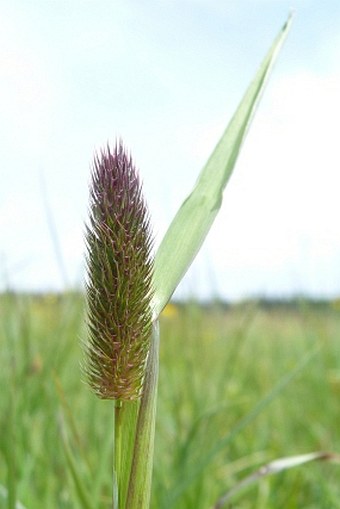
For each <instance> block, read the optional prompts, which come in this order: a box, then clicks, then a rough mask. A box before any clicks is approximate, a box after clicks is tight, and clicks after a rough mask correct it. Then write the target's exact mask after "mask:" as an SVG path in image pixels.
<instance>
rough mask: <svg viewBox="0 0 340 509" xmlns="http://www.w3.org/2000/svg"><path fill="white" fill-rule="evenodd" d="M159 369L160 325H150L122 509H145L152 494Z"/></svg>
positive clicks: (156, 322)
mask: <svg viewBox="0 0 340 509" xmlns="http://www.w3.org/2000/svg"><path fill="white" fill-rule="evenodd" d="M158 367H159V326H158V321H155V322H154V323H153V328H152V337H151V346H150V352H149V356H148V360H147V365H146V374H145V379H144V384H143V394H142V398H141V401H140V407H139V412H138V420H137V427H136V435H135V440H134V450H133V458H132V465H131V475H130V480H129V487H128V493H127V500H126V506H125V509H148V508H149V504H150V495H151V480H152V468H153V452H154V437H155V422H156V402H157V384H158Z"/></svg>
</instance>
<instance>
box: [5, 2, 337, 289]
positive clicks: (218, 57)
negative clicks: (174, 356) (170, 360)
mask: <svg viewBox="0 0 340 509" xmlns="http://www.w3.org/2000/svg"><path fill="white" fill-rule="evenodd" d="M292 8H293V9H294V10H295V11H296V16H295V20H294V24H293V28H292V32H291V34H290V36H289V38H288V40H287V42H286V44H285V47H284V49H283V51H282V54H281V56H280V58H279V61H278V63H277V65H276V67H275V70H274V74H273V76H272V79H271V80H270V83H269V85H268V87H267V90H266V93H265V96H264V98H263V101H262V103H261V105H260V108H259V111H258V113H257V116H256V118H255V121H254V125H253V126H252V129H251V131H250V133H249V136H248V139H247V141H246V143H245V146H244V150H243V152H242V155H241V157H240V159H239V162H238V164H237V166H236V169H235V174H234V176H233V177H232V180H231V182H230V185H229V186H228V189H227V191H226V193H225V203H224V205H223V207H222V211H221V213H220V216H219V218H218V220H217V222H216V224H215V225H214V227H213V230H212V232H211V234H210V235H209V237H208V239H207V243H206V245H205V246H204V248H203V251H202V253H201V254H200V255H199V258H198V260H197V261H196V262H195V264H194V266H193V268H192V269H191V271H190V273H189V274H188V276H187V278H186V279H185V281H184V282H183V285H182V290H181V292H180V294H179V295H188V294H199V295H202V296H207V295H216V294H217V295H219V296H224V297H227V298H242V297H245V296H249V295H254V294H266V295H289V294H292V293H299V292H305V293H309V294H312V295H315V296H317V295H325V296H326V295H330V296H331V295H336V294H340V235H339V217H340V214H339V212H340V205H339V198H338V195H339V184H340V178H339V170H340V164H339V163H340V155H339V150H338V145H339V141H338V138H339V136H338V130H339V129H338V119H339V118H340V99H339V90H340V2H339V1H338V0H336V1H335V0H334V1H331V0H327V1H324V2H320V1H314V0H309V1H308V0H296V1H295V2H291V0H290V1H285V0H271V1H270V0H252V1H250V0H238V1H237V0H234V1H228V2H226V1H214V0H163V1H157V2H156V1H153V2H151V1H141V0H139V1H137V0H135V1H129V0H122V1H120V0H117V1H116V0H110V1H109V0H97V1H94V0H93V1H90V0H83V1H75V0H68V1H62V0H58V1H52V0H51V1H49V0H40V1H38V0H36V1H34V0H31V1H27V2H26V1H22V0H21V1H19V0H11V1H9V0H8V1H4V0H2V1H0V20H1V27H0V119H1V121H0V140H1V150H0V168H1V170H0V171H1V181H2V185H1V189H0V232H1V237H0V263H1V279H0V285H1V288H4V287H5V285H6V284H9V285H10V286H11V287H14V288H23V289H35V290H37V289H50V290H51V289H59V288H62V287H63V277H62V274H61V272H60V268H59V267H58V263H57V261H56V256H55V249H54V247H53V243H52V241H51V235H50V231H49V227H48V220H47V217H46V216H47V212H46V207H45V206H44V199H43V189H45V190H46V192H47V197H48V203H49V209H50V210H51V212H52V215H53V220H54V223H55V226H56V228H57V231H58V237H59V241H60V246H61V251H62V256H63V258H64V264H65V268H66V272H67V279H68V281H69V282H70V284H72V285H77V284H80V281H81V280H82V277H83V269H82V252H83V239H82V234H83V222H84V219H85V218H86V207H87V192H88V190H87V185H88V180H89V168H90V164H91V160H92V155H93V152H94V150H95V148H98V147H100V146H101V145H102V144H105V143H106V142H107V141H108V140H109V141H112V142H113V141H114V139H115V137H116V136H121V137H122V138H123V139H124V140H125V143H126V145H127V146H128V147H129V148H130V149H131V151H132V154H133V156H134V159H135V161H136V164H137V166H138V167H139V168H140V171H141V175H142V179H143V181H144V186H145V193H146V196H147V199H148V201H149V204H150V209H151V213H152V216H153V219H154V226H155V235H156V243H157V242H159V241H160V239H161V236H162V234H163V233H164V231H165V229H166V226H167V225H168V223H169V222H170V220H171V218H172V217H173V215H174V213H175V212H176V209H177V208H178V206H179V205H180V203H181V201H182V200H183V199H184V197H185V196H186V194H187V193H188V192H189V191H190V189H191V187H192V185H193V183H194V181H195V179H196V176H197V174H198V172H199V170H200V169H201V167H202V166H203V164H204V162H205V160H206V158H207V157H208V155H209V153H210V151H211V150H212V148H213V146H214V144H215V143H216V141H217V139H218V137H219V136H220V134H221V132H222V130H223V129H224V127H225V125H226V123H227V121H228V120H229V118H230V116H231V115H232V113H233V111H234V109H235V108H236V106H237V103H238V101H239V100H240V98H241V96H242V94H243V92H244V90H245V88H246V86H247V85H248V82H249V81H250V79H251V78H252V76H253V74H254V72H255V70H256V68H257V66H258V64H259V63H260V61H261V59H262V57H263V56H264V54H265V52H266V50H267V49H268V47H269V45H270V43H271V42H272V39H273V38H274V36H275V35H276V33H277V32H278V30H279V28H280V27H281V25H282V24H283V22H284V21H285V19H286V17H287V14H288V12H289V11H290V10H291V9H292ZM42 180H43V181H44V185H42Z"/></svg>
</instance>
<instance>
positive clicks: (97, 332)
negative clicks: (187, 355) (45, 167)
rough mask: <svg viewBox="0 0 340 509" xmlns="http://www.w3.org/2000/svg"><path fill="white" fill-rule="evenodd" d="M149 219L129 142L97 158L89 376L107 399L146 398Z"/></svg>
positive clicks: (89, 233) (90, 234) (89, 240)
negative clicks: (142, 396)
mask: <svg viewBox="0 0 340 509" xmlns="http://www.w3.org/2000/svg"><path fill="white" fill-rule="evenodd" d="M151 247H152V237H151V233H150V221H149V214H148V210H147V207H146V203H145V201H144V198H143V195H142V188H141V183H140V181H139V178H138V175H137V173H136V169H135V167H134V165H133V162H132V160H131V157H130V156H128V155H127V154H126V152H125V150H124V147H123V145H122V143H121V142H119V143H117V144H116V146H115V148H114V150H113V151H111V150H110V148H109V146H108V147H107V148H106V150H104V151H102V152H101V153H100V155H97V156H96V157H95V160H94V165H93V171H92V183H91V188H90V218H89V224H88V225H87V226H86V248H87V257H86V263H87V283H86V290H87V303H88V320H87V321H88V328H89V340H88V343H87V345H86V346H85V358H86V359H85V374H86V378H87V381H88V383H89V385H90V387H91V388H92V389H93V391H94V392H95V393H96V394H97V395H98V396H99V397H100V398H102V399H115V400H134V399H138V398H139V397H140V395H141V390H142V383H143V378H144V370H145V364H146V358H147V355H148V350H149V341H150V335H151V326H152V314H151V308H150V302H151V297H152V286H151V278H152V268H153V261H152V259H151Z"/></svg>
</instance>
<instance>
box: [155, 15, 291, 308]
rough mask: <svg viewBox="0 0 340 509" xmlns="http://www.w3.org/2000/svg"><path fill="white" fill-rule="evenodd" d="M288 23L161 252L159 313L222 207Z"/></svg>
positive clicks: (157, 265)
mask: <svg viewBox="0 0 340 509" xmlns="http://www.w3.org/2000/svg"><path fill="white" fill-rule="evenodd" d="M290 25H291V16H290V17H289V18H288V20H287V22H286V23H285V24H284V26H283V27H282V29H281V31H280V33H279V34H278V36H277V38H276V39H275V41H274V43H273V45H272V47H271V48H270V50H269V52H268V54H267V56H266V57H265V59H264V60H263V62H262V64H261V66H260V68H259V70H258V72H257V74H256V75H255V78H254V80H253V82H252V83H251V84H250V86H249V88H248V90H247V91H246V93H245V95H244V97H243V99H242V101H241V103H240V105H239V107H238V109H237V110H236V113H235V114H234V116H233V118H232V119H231V122H230V123H229V125H228V127H227V129H226V131H225V132H224V134H223V135H222V138H221V139H220V141H219V142H218V144H217V145H216V147H215V149H214V151H213V153H212V154H211V156H210V158H209V159H208V162H207V163H206V165H205V167H204V168H203V170H202V171H201V173H200V176H199V178H198V181H197V183H196V185H195V187H194V189H193V191H192V192H191V194H190V195H189V196H188V197H187V198H186V200H185V201H184V202H183V204H182V206H181V207H180V209H179V210H178V212H177V214H176V216H175V218H174V219H173V221H172V223H171V225H170V227H169V229H168V231H167V232H166V234H165V237H164V239H163V241H162V243H161V245H160V247H159V249H158V251H157V254H156V258H155V269H154V291H155V293H154V312H155V315H156V316H158V315H159V313H160V312H161V311H162V309H163V308H164V306H165V305H166V303H167V302H168V300H169V299H170V297H171V295H172V294H173V292H174V291H175V289H176V287H177V285H178V284H179V282H180V281H181V279H182V278H183V276H184V274H185V273H186V271H187V269H188V268H189V266H190V265H191V263H192V261H193V260H194V258H195V256H196V254H197V253H198V251H199V249H200V247H201V245H202V243H203V241H204V239H205V237H206V235H207V233H208V231H209V229H210V227H211V225H212V223H213V221H214V219H215V217H216V215H217V213H218V211H219V209H220V206H221V203H222V197H223V190H224V188H225V186H226V184H227V182H228V180H229V177H230V175H231V173H232V171H233V168H234V165H235V162H236V159H237V156H238V153H239V151H240V148H241V145H242V143H243V140H244V138H245V135H246V133H247V130H248V127H249V125H250V122H251V120H252V117H253V114H254V112H255V109H256V106H257V104H258V102H259V99H260V97H261V93H262V91H263V89H264V86H265V83H266V81H267V78H268V77H269V74H270V71H271V68H272V66H273V64H274V61H275V59H276V57H277V55H278V52H279V50H280V48H281V46H282V44H283V42H284V40H285V38H286V36H287V33H288V31H289V28H290Z"/></svg>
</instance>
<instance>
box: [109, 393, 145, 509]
mask: <svg viewBox="0 0 340 509" xmlns="http://www.w3.org/2000/svg"><path fill="white" fill-rule="evenodd" d="M138 408H139V402H138V401H116V402H115V409H114V452H113V461H114V479H113V486H114V497H113V509H124V508H125V506H126V497H127V491H128V484H129V479H130V471H131V463H132V455H133V447H134V442H135V435H136V424H137V417H138Z"/></svg>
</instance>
